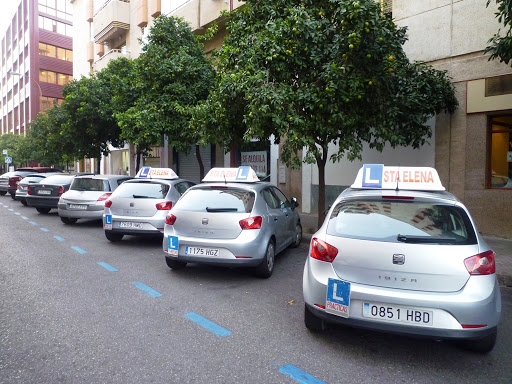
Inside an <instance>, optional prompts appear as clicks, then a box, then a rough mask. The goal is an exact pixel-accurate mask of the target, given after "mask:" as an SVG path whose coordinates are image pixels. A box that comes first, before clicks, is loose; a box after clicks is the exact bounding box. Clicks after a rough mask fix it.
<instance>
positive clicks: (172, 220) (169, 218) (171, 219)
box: [165, 213, 176, 225]
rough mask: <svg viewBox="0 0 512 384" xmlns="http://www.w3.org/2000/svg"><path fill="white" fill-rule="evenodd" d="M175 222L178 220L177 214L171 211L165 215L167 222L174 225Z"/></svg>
mask: <svg viewBox="0 0 512 384" xmlns="http://www.w3.org/2000/svg"><path fill="white" fill-rule="evenodd" d="M175 222H176V216H174V215H171V214H170V213H168V214H167V216H165V224H167V225H174V223H175Z"/></svg>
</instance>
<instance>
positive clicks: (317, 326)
mask: <svg viewBox="0 0 512 384" xmlns="http://www.w3.org/2000/svg"><path fill="white" fill-rule="evenodd" d="M304 324H305V325H306V328H307V329H309V330H310V331H311V332H323V331H325V330H326V328H327V326H326V324H325V320H324V319H320V318H319V317H316V316H315V315H314V313H313V312H311V310H310V309H309V308H308V306H307V305H304Z"/></svg>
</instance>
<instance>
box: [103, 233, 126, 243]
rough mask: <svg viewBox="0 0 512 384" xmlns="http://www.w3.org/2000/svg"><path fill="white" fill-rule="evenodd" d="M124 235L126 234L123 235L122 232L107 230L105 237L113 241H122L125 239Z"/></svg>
mask: <svg viewBox="0 0 512 384" xmlns="http://www.w3.org/2000/svg"><path fill="white" fill-rule="evenodd" d="M123 236H124V235H122V234H120V233H115V232H112V231H105V237H106V238H107V240H108V241H111V242H113V243H115V242H117V241H121V240H122V239H123Z"/></svg>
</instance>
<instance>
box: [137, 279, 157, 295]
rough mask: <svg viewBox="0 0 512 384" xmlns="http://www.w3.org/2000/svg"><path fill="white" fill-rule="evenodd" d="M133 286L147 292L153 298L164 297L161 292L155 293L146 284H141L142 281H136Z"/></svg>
mask: <svg viewBox="0 0 512 384" xmlns="http://www.w3.org/2000/svg"><path fill="white" fill-rule="evenodd" d="M132 284H133V285H134V286H136V287H137V288H139V289H140V290H141V291H144V292H146V293H147V294H148V295H150V296H153V297H160V296H162V294H161V293H160V292H158V291H155V290H154V289H153V288H151V287H149V286H147V285H146V284H144V283H141V282H140V281H135V282H133V283H132Z"/></svg>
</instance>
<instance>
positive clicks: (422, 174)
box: [351, 164, 445, 191]
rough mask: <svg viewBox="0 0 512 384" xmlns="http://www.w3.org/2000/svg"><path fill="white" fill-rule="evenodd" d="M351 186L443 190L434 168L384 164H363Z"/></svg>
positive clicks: (357, 187) (359, 187)
mask: <svg viewBox="0 0 512 384" xmlns="http://www.w3.org/2000/svg"><path fill="white" fill-rule="evenodd" d="M351 187H352V188H355V189H387V190H390V189H393V190H413V191H444V190H445V188H444V187H443V185H442V183H441V179H440V178H439V175H438V173H437V171H436V170H435V168H431V167H389V166H385V165H384V164H364V165H363V167H362V168H361V169H359V172H358V173H357V176H356V179H355V181H354V183H353V184H352V186H351Z"/></svg>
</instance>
